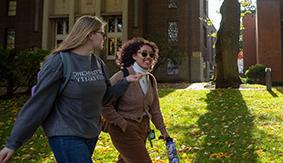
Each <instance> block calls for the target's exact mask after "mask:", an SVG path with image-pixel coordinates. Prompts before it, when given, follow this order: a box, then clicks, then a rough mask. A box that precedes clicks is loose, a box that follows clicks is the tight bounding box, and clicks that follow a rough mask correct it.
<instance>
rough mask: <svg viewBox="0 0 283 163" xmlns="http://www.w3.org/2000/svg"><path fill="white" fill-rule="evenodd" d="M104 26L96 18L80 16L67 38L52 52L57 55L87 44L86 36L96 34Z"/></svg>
mask: <svg viewBox="0 0 283 163" xmlns="http://www.w3.org/2000/svg"><path fill="white" fill-rule="evenodd" d="M104 26H105V22H103V21H102V20H100V19H99V18H97V17H96V16H90V15H85V16H82V17H80V18H79V19H78V20H77V21H76V23H75V24H74V26H73V28H72V30H71V31H70V33H69V34H68V35H67V37H66V38H65V39H64V40H63V41H62V43H60V45H59V46H58V47H57V48H55V49H54V50H53V51H52V52H53V53H57V52H61V51H66V50H72V49H75V48H77V47H80V46H82V45H84V44H85V43H86V42H87V40H88V35H89V34H90V33H91V32H96V31H98V30H99V29H100V28H103V27H104Z"/></svg>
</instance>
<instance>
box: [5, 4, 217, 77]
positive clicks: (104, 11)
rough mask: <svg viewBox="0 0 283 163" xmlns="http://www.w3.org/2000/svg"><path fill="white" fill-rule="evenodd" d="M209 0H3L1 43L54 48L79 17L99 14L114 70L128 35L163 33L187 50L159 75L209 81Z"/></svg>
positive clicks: (104, 55) (105, 57)
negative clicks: (104, 24)
mask: <svg viewBox="0 0 283 163" xmlns="http://www.w3.org/2000/svg"><path fill="white" fill-rule="evenodd" d="M207 4H208V3H207V0H168V1H164V0H154V1H151V0H25V2H23V1H17V0H4V1H1V2H0V6H1V7H0V8H5V9H4V10H1V11H0V12H1V15H0V20H1V21H0V23H1V28H0V30H1V31H0V39H1V42H0V44H3V45H4V46H5V47H10V48H13V47H16V48H17V49H25V48H33V47H42V48H43V49H53V48H55V47H56V46H57V45H58V44H59V43H60V42H61V41H62V40H63V39H64V38H65V36H66V35H67V33H68V31H69V29H70V28H71V27H72V25H73V24H74V22H75V20H76V19H77V18H78V17H80V16H82V15H86V14H89V15H96V16H98V17H102V18H103V19H104V20H105V21H106V22H107V27H106V33H107V40H106V45H105V50H104V51H103V52H102V54H101V56H102V58H103V60H104V61H105V62H106V63H107V65H108V67H109V70H110V73H111V74H113V73H114V72H116V71H117V70H118V67H117V66H115V62H114V59H115V51H116V50H117V48H118V47H119V46H121V44H122V43H123V42H124V41H126V40H128V39H130V38H132V37H137V36H139V37H147V36H158V37H162V38H164V39H165V40H167V41H168V42H174V43H175V45H176V47H174V48H176V49H179V50H180V51H182V58H181V62H180V63H178V64H176V65H175V64H172V63H171V62H170V61H167V63H164V64H162V65H161V66H160V67H159V68H158V69H157V71H156V72H155V75H156V77H157V79H158V80H159V81H167V82H170V81H171V82H176V81H205V80H208V79H209V72H210V71H211V70H210V69H211V67H212V65H213V64H214V63H213V62H214V59H213V56H214V55H213V54H214V51H213V49H211V47H212V44H213V43H212V40H211V39H208V34H209V33H210V32H212V31H213V28H208V27H207V25H206V23H204V22H202V21H201V20H200V17H206V16H207V14H208V5H207ZM214 30H215V29H214ZM183 53H184V54H183ZM160 55H162V54H160ZM177 55H180V54H176V56H177Z"/></svg>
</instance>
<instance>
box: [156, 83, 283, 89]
mask: <svg viewBox="0 0 283 163" xmlns="http://www.w3.org/2000/svg"><path fill="white" fill-rule="evenodd" d="M158 88H173V89H187V90H213V89H215V85H214V84H212V83H211V82H203V83H158ZM273 88H277V89H280V87H273ZM251 89H252V90H266V86H265V85H258V84H241V86H240V88H239V90H251Z"/></svg>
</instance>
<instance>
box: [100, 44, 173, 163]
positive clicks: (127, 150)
mask: <svg viewBox="0 0 283 163" xmlns="http://www.w3.org/2000/svg"><path fill="white" fill-rule="evenodd" d="M157 60H158V47H157V46H156V44H155V43H153V42H150V41H148V40H145V39H143V38H133V39H131V40H129V41H127V42H126V43H124V44H123V46H122V48H121V49H120V51H119V53H118V54H117V61H116V63H117V64H118V65H120V66H121V68H122V69H124V70H125V69H126V70H127V71H128V73H129V74H137V73H141V74H143V77H142V78H141V79H140V80H139V82H135V83H130V84H129V86H128V88H127V90H126V92H125V93H124V94H123V96H121V97H120V98H119V99H118V100H117V101H112V102H111V103H108V104H107V105H105V106H104V108H103V111H102V115H103V116H104V118H105V119H106V120H107V121H108V122H110V126H109V130H108V131H109V134H110V136H111V140H112V143H113V144H114V146H115V148H116V149H117V150H118V151H119V153H120V156H119V158H118V161H117V162H129V163H133V162H135V163H137V162H152V161H151V159H150V156H149V153H148V151H147V149H146V139H147V136H148V134H149V130H150V128H149V122H150V120H151V121H152V122H153V124H154V125H155V127H156V128H157V129H158V130H160V132H161V134H162V136H163V137H164V138H165V139H166V138H168V137H169V134H168V132H167V130H166V127H165V124H164V120H163V117H162V113H161V111H160V106H159V100H158V93H157V82H156V79H155V77H154V76H153V75H152V74H151V73H150V71H151V70H152V69H153V67H154V65H155V64H156V63H157ZM124 74H125V71H122V70H121V71H119V72H117V73H116V74H114V75H113V76H112V77H111V79H110V80H111V83H112V84H115V83H116V82H118V81H119V80H121V79H122V78H123V77H124Z"/></svg>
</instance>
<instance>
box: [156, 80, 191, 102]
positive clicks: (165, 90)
mask: <svg viewBox="0 0 283 163" xmlns="http://www.w3.org/2000/svg"><path fill="white" fill-rule="evenodd" d="M190 85H191V83H158V89H159V90H161V91H159V97H160V98H162V97H165V96H167V95H169V94H170V93H173V92H174V91H176V89H186V88H188V87H189V86H190Z"/></svg>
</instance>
